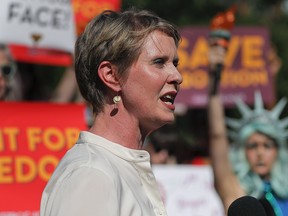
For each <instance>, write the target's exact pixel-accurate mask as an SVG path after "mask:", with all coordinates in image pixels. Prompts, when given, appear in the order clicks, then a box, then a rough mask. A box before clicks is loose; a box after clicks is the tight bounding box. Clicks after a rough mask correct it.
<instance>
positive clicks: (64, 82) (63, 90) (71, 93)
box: [51, 65, 84, 103]
mask: <svg viewBox="0 0 288 216" xmlns="http://www.w3.org/2000/svg"><path fill="white" fill-rule="evenodd" d="M51 101H52V102H56V103H69V102H72V101H75V102H83V101H84V100H83V98H82V96H81V94H80V92H79V90H78V87H77V82H76V77H75V72H74V67H73V65H71V66H68V67H67V68H66V70H65V71H64V74H63V77H61V80H60V81H59V84H58V85H57V87H56V89H55V91H54V93H53V96H52V98H51Z"/></svg>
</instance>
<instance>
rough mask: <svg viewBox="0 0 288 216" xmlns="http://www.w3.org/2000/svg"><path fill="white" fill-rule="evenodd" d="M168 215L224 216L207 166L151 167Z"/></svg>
mask: <svg viewBox="0 0 288 216" xmlns="http://www.w3.org/2000/svg"><path fill="white" fill-rule="evenodd" d="M153 170H154V174H155V177H156V179H157V182H158V184H159V188H160V192H161V194H162V198H163V201H164V203H165V206H166V209H167V214H168V215H169V216H179V215H181V216H224V215H225V214H224V209H223V207H222V203H221V201H220V198H219V197H218V195H217V193H216V191H215V189H214V185H213V174H212V170H211V167H210V166H206V165H201V166H192V165H153Z"/></svg>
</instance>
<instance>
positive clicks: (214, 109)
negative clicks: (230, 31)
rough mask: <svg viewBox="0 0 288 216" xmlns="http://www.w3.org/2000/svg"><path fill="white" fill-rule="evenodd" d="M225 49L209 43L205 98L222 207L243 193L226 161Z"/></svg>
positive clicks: (227, 148)
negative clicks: (222, 90) (221, 90)
mask: <svg viewBox="0 0 288 216" xmlns="http://www.w3.org/2000/svg"><path fill="white" fill-rule="evenodd" d="M225 53H226V50H225V49H224V48H222V47H219V46H213V45H211V47H210V51H209V60H210V74H209V75H210V89H209V99H208V121H209V142H210V143H209V145H210V148H209V149H210V159H211V166H212V169H213V173H214V183H215V189H216V191H217V193H218V194H219V196H220V198H221V200H222V202H223V205H224V208H225V210H226V211H227V209H228V207H229V205H230V204H231V203H232V202H233V201H234V200H235V199H236V198H238V197H240V196H243V195H245V192H244V190H243V189H242V187H241V186H240V183H239V181H238V179H237V177H236V176H235V175H234V173H233V170H232V167H231V164H230V161H229V156H228V153H229V143H228V142H229V141H228V138H227V131H226V126H225V117H224V107H223V104H222V101H221V97H220V94H219V86H218V85H219V83H220V77H221V76H220V75H221V72H222V70H223V62H224V57H225Z"/></svg>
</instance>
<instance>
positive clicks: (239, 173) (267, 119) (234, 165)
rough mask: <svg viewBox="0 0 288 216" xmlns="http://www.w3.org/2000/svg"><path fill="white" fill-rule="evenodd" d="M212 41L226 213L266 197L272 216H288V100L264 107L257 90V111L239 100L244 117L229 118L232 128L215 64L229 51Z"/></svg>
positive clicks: (213, 100)
mask: <svg viewBox="0 0 288 216" xmlns="http://www.w3.org/2000/svg"><path fill="white" fill-rule="evenodd" d="M211 44H212V45H211V46H210V49H209V56H210V58H209V60H210V83H211V86H210V89H211V90H210V92H209V100H208V121H209V141H210V147H209V148H210V158H211V166H212V169H213V173H214V183H215V189H216V191H217V193H218V194H219V197H220V199H221V200H222V202H223V206H224V209H225V211H226V212H227V210H228V208H229V206H230V204H231V203H232V202H233V201H234V200H236V199H237V198H239V197H241V196H246V195H250V196H253V197H256V198H258V199H259V200H260V201H261V203H262V204H263V206H264V208H265V210H266V212H267V215H276V216H287V215H288V150H287V149H288V145H287V142H286V138H287V137H288V130H287V129H286V127H287V126H288V118H284V119H281V118H280V115H281V113H282V111H283V109H284V107H285V105H286V99H285V98H283V99H281V100H280V101H279V102H278V103H277V104H276V105H275V107H274V108H273V109H272V110H271V111H269V110H266V109H265V108H264V104H263V100H262V97H261V93H260V92H255V104H254V109H252V108H250V107H249V106H248V105H246V104H245V103H244V102H243V101H241V100H237V101H236V105H237V107H238V109H239V111H240V114H241V118H239V119H232V118H226V123H227V126H229V131H228V132H227V129H226V125H225V116H224V107H223V105H222V102H221V97H220V94H219V91H218V86H217V85H218V83H219V80H220V79H218V78H216V79H218V82H215V74H216V73H215V72H216V70H217V68H218V69H219V67H216V66H215V65H217V64H219V63H220V64H223V62H224V57H225V54H226V50H225V49H223V48H222V47H219V46H215V45H213V43H211ZM218 72H219V71H218ZM220 74H221V71H220ZM215 85H216V86H215ZM228 135H229V136H230V137H231V140H232V143H231V145H230V143H229V140H228V138H227V136H228Z"/></svg>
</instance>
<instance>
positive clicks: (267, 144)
mask: <svg viewBox="0 0 288 216" xmlns="http://www.w3.org/2000/svg"><path fill="white" fill-rule="evenodd" d="M245 152H246V157H247V160H248V162H249V164H250V167H251V169H252V171H253V172H255V173H257V174H258V175H259V176H260V177H261V178H263V179H267V178H269V176H270V172H271V170H272V167H273V165H274V162H275V161H276V160H277V156H278V148H277V146H276V143H275V141H274V140H272V139H271V138H269V137H268V136H266V135H264V134H262V133H254V134H252V135H251V136H250V137H249V138H248V139H247V142H246V146H245Z"/></svg>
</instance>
